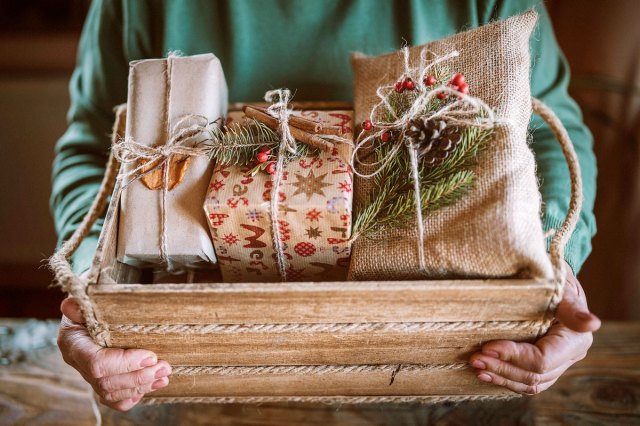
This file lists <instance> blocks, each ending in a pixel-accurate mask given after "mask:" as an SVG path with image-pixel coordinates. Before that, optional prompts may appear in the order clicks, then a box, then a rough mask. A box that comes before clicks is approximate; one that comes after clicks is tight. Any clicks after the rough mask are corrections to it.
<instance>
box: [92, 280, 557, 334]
mask: <svg viewBox="0 0 640 426" xmlns="http://www.w3.org/2000/svg"><path fill="white" fill-rule="evenodd" d="M552 290H553V286H552V285H551V284H549V283H545V282H536V281H524V280H496V281H446V282H445V281H421V282H386V283H377V282H372V283H352V282H343V283H280V284H258V285H249V284H235V285H223V284H220V285H215V284H212V285H209V286H208V285H206V284H185V285H183V286H182V287H181V286H179V285H165V284H163V285H146V286H145V285H117V286H91V287H90V289H89V294H90V295H91V297H92V299H93V301H94V302H95V305H96V310H97V312H99V315H100V318H102V319H103V320H104V321H106V322H107V323H109V324H123V323H124V324H264V323H275V324H281V323H336V322H338V323H351V322H358V323H361V322H439V321H446V322H450V321H532V320H538V319H541V318H542V317H543V316H544V314H545V312H546V311H547V307H548V300H549V297H550V293H551V292H552Z"/></svg>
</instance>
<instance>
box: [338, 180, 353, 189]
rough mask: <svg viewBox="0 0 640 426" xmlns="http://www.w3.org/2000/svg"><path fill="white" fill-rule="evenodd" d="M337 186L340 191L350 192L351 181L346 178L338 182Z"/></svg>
mask: <svg viewBox="0 0 640 426" xmlns="http://www.w3.org/2000/svg"><path fill="white" fill-rule="evenodd" d="M338 188H340V191H342V192H351V182H348V181H346V180H345V181H344V182H340V183H339V184H338Z"/></svg>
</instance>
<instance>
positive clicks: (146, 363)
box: [140, 356, 158, 367]
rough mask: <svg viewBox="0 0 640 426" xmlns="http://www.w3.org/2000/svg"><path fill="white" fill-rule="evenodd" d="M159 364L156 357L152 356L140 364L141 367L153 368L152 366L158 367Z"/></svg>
mask: <svg viewBox="0 0 640 426" xmlns="http://www.w3.org/2000/svg"><path fill="white" fill-rule="evenodd" d="M157 362H158V359H157V358H156V357H155V356H150V357H148V358H145V359H143V360H142V361H141V362H140V367H151V366H152V365H156V363H157Z"/></svg>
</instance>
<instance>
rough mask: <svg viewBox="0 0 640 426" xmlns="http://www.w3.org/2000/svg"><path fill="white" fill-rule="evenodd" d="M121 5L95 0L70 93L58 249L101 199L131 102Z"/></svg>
mask: <svg viewBox="0 0 640 426" xmlns="http://www.w3.org/2000/svg"><path fill="white" fill-rule="evenodd" d="M121 17H122V14H121V10H120V6H119V4H118V2H116V1H109V0H94V1H93V2H92V4H91V8H90V10H89V14H88V16H87V19H86V22H85V26H84V29H83V32H82V36H81V38H80V45H79V50H78V57H77V65H76V68H75V71H74V72H73V75H72V77H71V81H70V83H69V92H70V98H71V106H70V109H69V112H68V114H67V121H68V129H67V131H66V132H65V133H64V135H63V136H62V137H61V138H60V140H59V141H58V143H57V144H56V155H55V159H54V163H53V174H52V179H53V182H52V192H51V198H50V206H51V211H52V213H53V217H54V223H55V227H56V231H57V233H58V237H59V240H58V244H60V243H62V241H64V240H66V239H67V238H69V237H70V235H71V234H72V233H73V231H74V230H75V229H76V228H77V226H78V225H79V224H80V222H81V221H82V218H83V217H84V215H85V214H86V213H87V211H88V210H89V207H90V206H91V202H92V201H93V199H94V197H95V195H96V194H97V191H98V188H99V186H100V182H101V180H102V176H103V175H104V172H105V165H106V161H107V157H108V152H109V140H110V139H109V134H110V132H111V126H112V123H113V120H114V110H113V109H114V107H115V106H116V105H118V104H120V103H123V102H125V101H126V91H127V72H128V61H127V60H126V55H125V46H124V43H123V39H124V38H123V29H122V27H123V23H122V19H121ZM101 227H102V219H101V220H99V221H98V223H96V224H95V225H94V227H93V229H92V232H91V234H90V235H89V236H88V237H87V238H86V239H85V241H84V242H83V243H82V245H81V246H80V248H79V249H78V250H77V252H76V254H75V255H74V257H73V266H74V270H75V271H76V272H78V273H80V272H83V271H86V270H87V269H88V268H89V266H90V264H91V259H92V256H93V253H94V252H95V247H96V244H97V239H98V234H99V231H100V229H101Z"/></svg>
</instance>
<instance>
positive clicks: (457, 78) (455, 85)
mask: <svg viewBox="0 0 640 426" xmlns="http://www.w3.org/2000/svg"><path fill="white" fill-rule="evenodd" d="M447 86H449V87H451V88H452V89H454V90H457V91H458V92H460V93H462V94H463V95H468V94H469V85H468V84H467V82H466V81H465V78H464V75H462V74H460V73H457V74H456V75H454V76H453V77H451V80H449V84H447Z"/></svg>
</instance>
